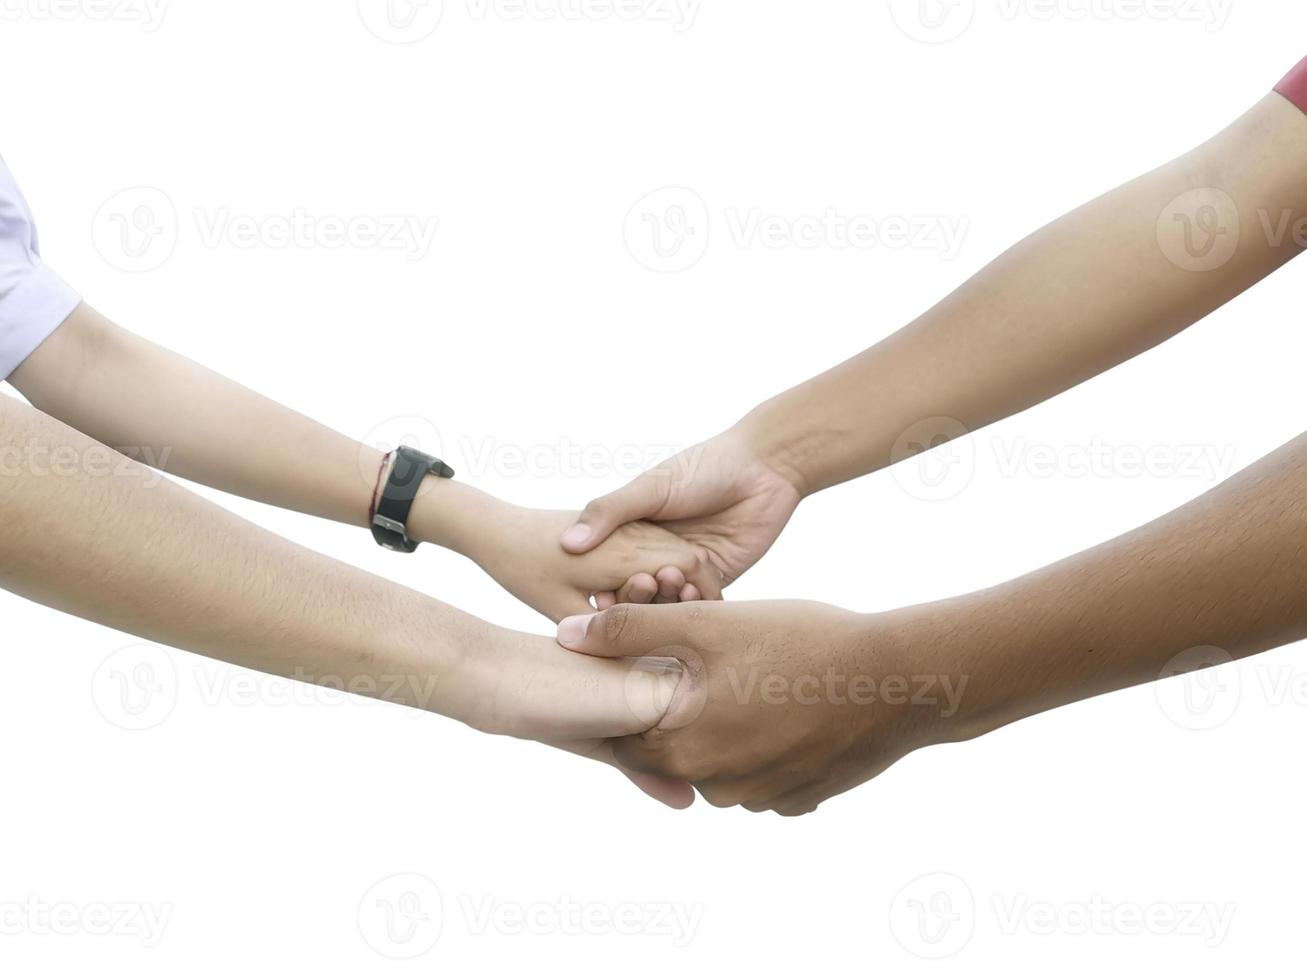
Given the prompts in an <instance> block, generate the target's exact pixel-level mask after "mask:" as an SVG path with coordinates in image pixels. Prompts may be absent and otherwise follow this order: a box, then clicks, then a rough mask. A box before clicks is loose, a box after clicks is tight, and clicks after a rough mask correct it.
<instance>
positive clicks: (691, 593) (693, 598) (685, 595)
mask: <svg viewBox="0 0 1307 980" xmlns="http://www.w3.org/2000/svg"><path fill="white" fill-rule="evenodd" d="M678 598H680V600H681V601H682V602H698V601H699V600H700V599H702V598H703V596H701V595H700V594H699V587H698V586H697V585H695V584H694V583H693V582H686V583H685V584H684V585H682V586H681V594H680V596H679V597H678Z"/></svg>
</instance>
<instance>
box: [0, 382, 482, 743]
mask: <svg viewBox="0 0 1307 980" xmlns="http://www.w3.org/2000/svg"><path fill="white" fill-rule="evenodd" d="M0 446H2V447H3V448H4V457H3V463H4V465H3V467H0V513H2V514H3V520H2V521H0V585H3V587H4V588H6V589H8V590H10V591H13V592H16V593H19V594H21V595H24V596H27V597H28V598H30V599H33V600H35V601H37V602H40V603H43V604H45V605H48V606H52V607H54V608H57V609H61V610H63V611H65V612H69V613H72V614H74V615H77V616H80V617H83V618H86V619H90V620H93V621H95V622H99V623H103V624H105V625H108V626H111V627H114V628H116V629H120V630H123V631H126V632H129V633H133V634H135V635H138V636H142V637H145V638H147V639H151V640H155V641H158V642H160V643H164V644H168V645H171V646H176V647H180V648H182V649H186V650H191V651H194V652H196V653H200V654H204V655H206V656H211V657H216V658H218V659H221V660H225V661H229V662H232V663H236V664H240V665H242V666H246V667H251V668H254V669H256V670H261V671H266V672H269V673H275V674H279V675H283V676H287V677H295V678H298V679H301V680H307V681H313V680H315V679H316V678H322V677H331V678H343V679H345V680H346V681H347V682H349V683H351V685H352V689H354V690H357V691H358V693H364V694H375V695H377V696H382V697H386V698H388V699H391V700H396V701H401V702H404V703H407V704H411V705H413V706H416V707H421V708H425V709H427V710H431V711H436V712H439V713H441V714H446V715H449V716H451V717H454V718H458V719H460V720H463V721H468V722H470V723H474V724H475V723H477V722H478V720H479V719H478V716H477V712H478V711H479V710H480V707H481V705H480V703H479V695H480V691H479V689H478V688H477V686H476V685H475V684H474V682H473V680H472V672H471V671H469V670H468V669H467V667H466V665H467V664H468V663H470V662H474V661H476V659H477V657H476V656H473V655H474V654H482V655H484V654H485V653H486V650H487V648H489V647H492V646H493V645H494V644H493V643H492V641H493V639H494V636H495V631H494V630H493V628H492V627H489V626H488V625H487V624H484V623H481V622H480V621H478V620H476V619H474V618H472V617H470V616H467V615H464V614H462V613H460V612H458V611H457V610H454V609H452V608H450V607H448V606H445V605H443V604H441V603H439V602H436V601H435V600H432V599H430V598H427V597H425V596H422V595H420V594H418V593H414V592H412V591H410V590H407V589H404V588H401V587H399V586H396V585H394V584H392V583H389V582H386V581H384V580H382V579H379V578H376V577H374V576H371V575H368V574H365V573H363V572H361V571H359V570H357V569H354V568H352V567H350V566H347V565H344V564H342V563H339V562H336V561H333V560H331V559H328V558H326V557H324V556H321V555H318V554H315V553H313V552H311V551H308V550H306V549H304V548H300V547H298V546H296V545H294V544H291V543H290V542H288V541H285V540H283V539H281V538H279V537H277V536H275V535H272V534H270V533H268V532H266V531H263V530H261V529H259V528H257V527H255V526H254V525H252V524H249V523H248V522H246V521H244V520H241V519H240V518H237V517H236V516H234V515H232V514H230V513H228V512H226V511H224V510H222V509H221V508H218V507H216V506H214V505H212V504H209V503H207V502H206V501H204V500H202V499H200V498H199V497H196V496H195V495H193V494H191V493H189V492H187V491H186V490H184V489H182V488H181V487H178V486H176V485H175V484H172V483H170V482H168V481H166V480H162V481H161V480H160V479H159V478H158V477H157V476H156V475H154V474H153V473H151V472H150V471H149V470H146V469H144V468H143V467H141V466H139V465H137V464H135V463H132V462H130V461H128V460H126V459H123V458H122V457H119V456H116V454H112V453H111V452H110V451H109V450H108V449H107V448H106V447H103V446H97V444H96V443H94V442H93V441H92V440H90V439H88V438H87V437H85V436H84V435H82V434H81V433H79V432H77V431H74V430H73V429H71V428H69V427H67V426H64V425H62V424H60V423H58V422H56V421H54V420H53V419H50V418H49V417H47V416H45V415H43V414H41V413H40V412H38V411H36V410H34V409H32V408H30V407H28V406H26V405H23V404H21V403H19V402H17V401H15V400H13V399H9V398H0Z"/></svg>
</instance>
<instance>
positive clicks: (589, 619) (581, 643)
mask: <svg viewBox="0 0 1307 980" xmlns="http://www.w3.org/2000/svg"><path fill="white" fill-rule="evenodd" d="M661 608H663V607H659V606H633V605H628V604H623V605H620V606H613V607H612V608H611V609H605V610H604V611H603V612H599V613H590V614H588V615H584V616H568V617H567V618H566V619H564V620H563V621H562V622H561V623H559V624H558V644H559V646H564V647H567V649H569V650H575V651H576V652H577V653H588V654H590V655H591V656H592V657H642V656H644V655H645V654H646V653H648V652H650V651H651V650H653V649H656V648H658V647H659V646H663V645H665V641H662V640H661V639H659V638H658V637H657V635H656V634H655V631H654V630H653V629H652V628H651V627H652V625H653V624H652V620H653V618H654V615H655V613H656V611H659V610H661Z"/></svg>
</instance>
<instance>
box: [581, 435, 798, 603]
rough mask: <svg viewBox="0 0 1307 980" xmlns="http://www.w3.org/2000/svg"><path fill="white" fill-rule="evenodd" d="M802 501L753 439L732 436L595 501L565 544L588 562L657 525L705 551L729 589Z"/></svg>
mask: <svg viewBox="0 0 1307 980" xmlns="http://www.w3.org/2000/svg"><path fill="white" fill-rule="evenodd" d="M799 500H800V494H799V491H798V490H797V489H796V488H795V484H794V482H793V481H792V480H791V479H789V478H788V477H787V476H785V475H784V474H783V473H782V472H781V471H780V470H778V469H776V468H774V467H772V466H770V465H769V464H768V463H766V462H765V461H764V460H763V459H762V458H761V457H760V456H759V455H758V454H757V453H756V452H755V451H754V450H753V449H752V448H751V446H750V440H749V439H748V438H747V436H746V435H745V434H743V433H742V432H739V431H736V430H731V431H729V432H726V433H723V434H722V435H720V436H717V437H716V438H714V439H710V440H708V441H707V442H704V443H701V444H699V445H698V446H695V447H693V448H691V449H687V450H686V451H685V452H682V453H680V454H678V455H676V456H674V457H672V458H671V459H669V460H667V461H666V462H664V463H662V464H661V465H659V466H657V467H655V468H654V469H652V470H650V471H649V472H647V473H644V474H642V475H641V476H638V477H636V478H635V479H634V480H633V481H631V482H630V483H628V484H627V485H626V486H624V487H623V488H622V489H620V490H617V491H615V492H614V493H610V494H608V495H607V496H606V497H600V498H599V499H597V500H592V501H591V502H590V503H589V505H587V506H586V508H585V511H584V512H583V513H582V514H581V516H580V517H579V518H577V521H576V523H575V524H573V525H572V526H571V527H570V528H568V529H567V532H566V533H565V534H564V535H563V537H562V543H563V547H564V548H566V549H567V550H568V551H571V552H573V553H574V554H584V553H586V552H589V551H590V550H591V549H593V548H596V547H598V546H599V544H600V543H601V542H603V541H605V540H606V539H608V537H609V536H610V535H611V534H613V533H614V532H615V531H616V530H617V529H618V528H620V527H622V526H623V525H625V524H627V523H628V522H630V521H638V520H647V521H655V522H657V523H658V524H659V525H660V526H661V527H663V528H665V529H666V530H668V531H670V532H672V533H673V534H675V535H676V536H677V537H679V538H681V539H683V540H685V541H687V542H689V543H690V544H692V545H696V546H698V547H700V548H702V549H704V551H705V552H706V553H707V555H708V557H709V559H710V560H711V562H712V564H713V566H714V567H715V568H716V569H717V570H718V571H719V572H720V573H721V576H722V583H721V584H722V585H723V586H726V585H729V584H730V583H731V582H733V581H735V580H736V579H737V578H739V577H740V576H741V575H743V574H744V573H745V572H746V571H748V569H749V568H751V567H752V566H753V564H754V563H755V562H757V561H758V559H759V558H761V557H762V556H763V555H764V554H765V553H766V552H767V549H768V548H770V547H771V546H772V543H773V542H774V541H775V540H776V538H777V537H778V536H779V535H780V533H781V531H782V529H784V527H785V524H786V522H787V521H788V520H789V519H790V515H791V514H793V513H794V509H795V508H796V507H797V506H798V505H799ZM648 590H649V581H648V578H647V577H640V576H636V577H635V578H633V579H631V580H629V581H627V582H626V583H625V584H624V585H623V586H622V587H621V588H620V589H618V590H617V591H616V592H615V593H608V594H600V595H597V596H596V600H597V604H598V606H599V608H600V609H606V608H608V607H609V606H611V605H613V604H614V603H615V602H637V601H640V596H641V595H644V594H647V592H648Z"/></svg>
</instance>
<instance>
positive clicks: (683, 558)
mask: <svg viewBox="0 0 1307 980" xmlns="http://www.w3.org/2000/svg"><path fill="white" fill-rule="evenodd" d="M575 520H576V514H575V512H573V511H549V510H529V509H526V508H522V507H509V506H507V505H506V506H505V508H504V510H503V511H502V513H501V514H500V516H499V517H498V519H497V520H496V521H494V522H493V527H487V528H486V529H485V537H484V539H483V541H482V542H481V543H480V544H479V545H478V547H477V548H476V550H475V553H473V554H471V555H470V557H472V558H473V559H474V560H475V561H476V562H477V564H479V565H480V566H481V567H482V568H483V569H485V570H486V572H487V573H488V574H489V575H491V576H492V577H493V578H494V579H495V581H497V582H498V583H499V584H500V585H502V586H503V587H504V588H505V589H507V590H508V591H509V592H511V593H512V594H513V595H515V596H516V597H517V598H519V599H521V600H522V601H523V602H525V603H526V604H527V605H528V606H531V607H532V608H533V609H536V610H539V611H540V612H542V613H544V614H545V615H546V616H548V617H549V618H550V619H552V620H553V621H554V622H558V621H559V620H560V619H562V618H563V617H564V616H570V615H575V614H583V613H588V612H593V610H594V607H593V606H591V605H590V597H591V596H593V595H596V594H609V595H611V594H612V592H613V590H616V589H619V588H624V589H625V590H626V593H627V595H628V597H629V601H631V602H649V601H651V600H656V601H660V602H677V601H681V602H691V601H694V600H697V599H720V598H721V597H722V583H721V573H720V572H719V571H718V570H717V568H716V567H715V566H714V565H713V564H712V562H711V561H710V560H709V556H708V554H707V552H706V551H705V550H704V549H703V548H701V547H697V546H694V545H691V544H689V543H687V542H686V541H683V540H682V539H680V538H679V537H677V536H676V535H675V534H673V533H672V532H671V531H668V530H664V529H663V528H660V527H657V526H655V525H653V524H648V523H645V522H636V523H631V524H626V525H624V526H622V527H621V528H618V529H617V531H616V532H614V533H613V534H612V535H611V536H610V537H609V538H608V539H607V540H606V541H604V543H603V544H601V545H600V546H599V547H597V548H595V549H594V550H593V551H590V552H588V553H587V554H583V555H569V554H568V553H567V552H566V551H564V550H563V549H562V548H560V547H559V545H558V539H559V536H560V535H561V534H562V533H563V531H564V529H566V528H567V527H569V526H570V525H571V524H572V523H573V522H574V521H575Z"/></svg>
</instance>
